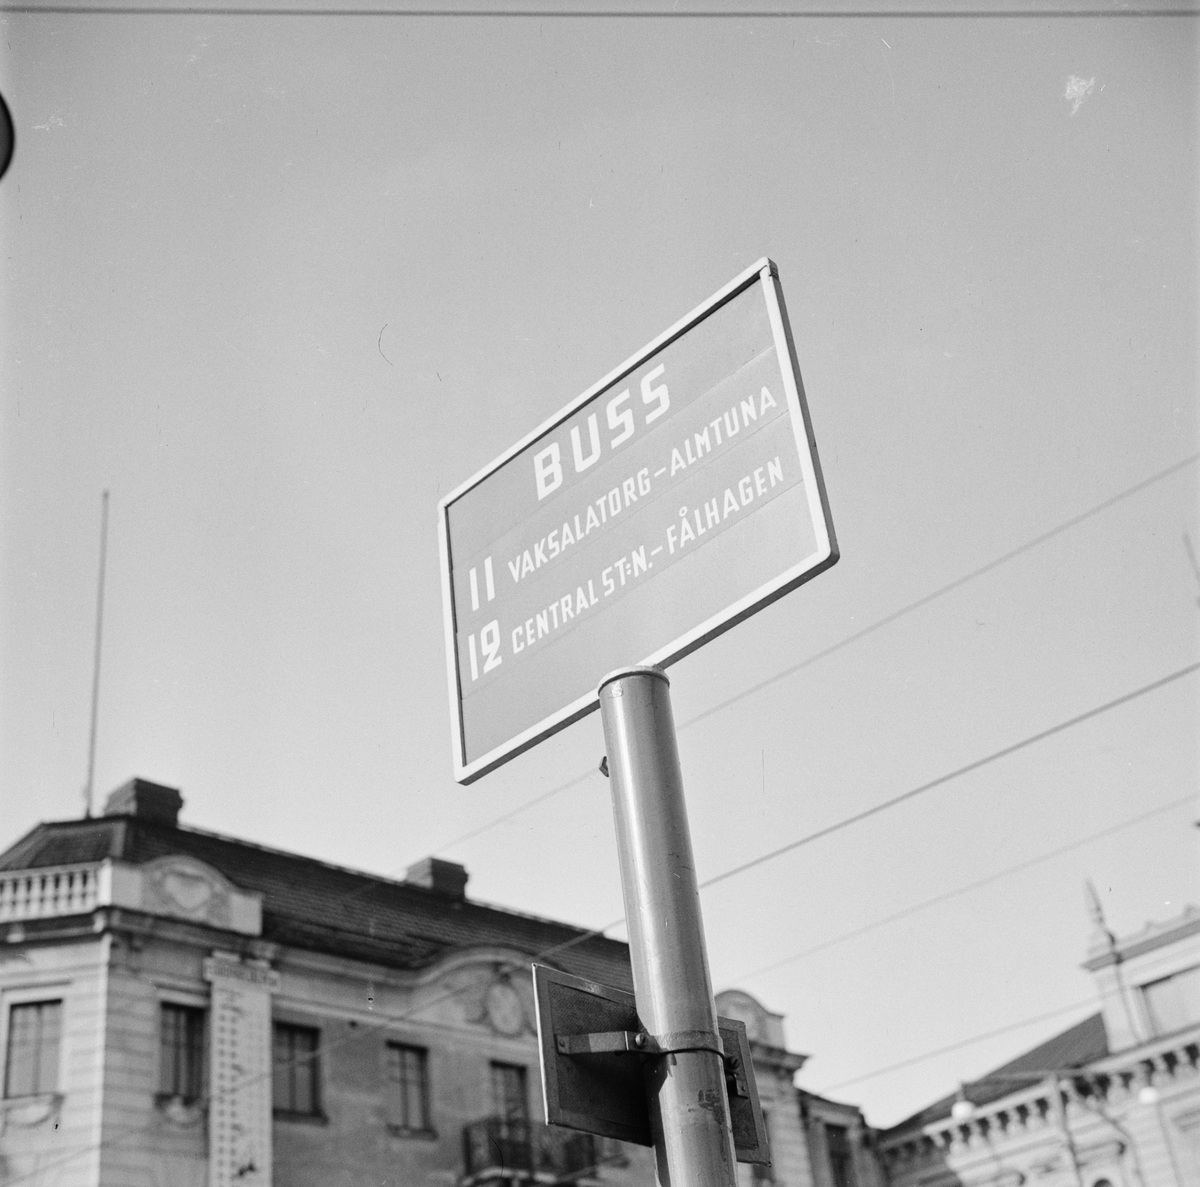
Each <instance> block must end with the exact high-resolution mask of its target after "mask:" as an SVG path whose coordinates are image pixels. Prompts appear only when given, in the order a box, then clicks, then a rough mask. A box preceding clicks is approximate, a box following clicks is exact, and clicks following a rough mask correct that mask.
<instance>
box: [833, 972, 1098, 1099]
mask: <svg viewBox="0 0 1200 1187" xmlns="http://www.w3.org/2000/svg"><path fill="white" fill-rule="evenodd" d="M1099 1004H1100V1000H1099V998H1097V997H1096V996H1095V995H1094V994H1093V995H1092V996H1090V997H1085V998H1081V999H1080V1000H1079V1001H1077V1002H1070V1003H1069V1004H1068V1005H1065V1006H1058V1007H1056V1008H1055V1009H1053V1010H1047V1011H1046V1013H1044V1014H1034V1015H1033V1016H1032V1017H1029V1018H1022V1019H1021V1020H1020V1021H1018V1022H1009V1023H1007V1024H1006V1025H1004V1026H998V1027H996V1029H995V1030H985V1031H983V1032H982V1033H981V1034H976V1035H971V1036H970V1037H968V1038H965V1039H958V1040H957V1041H955V1042H953V1043H947V1044H946V1046H944V1047H937V1048H935V1049H934V1050H932V1051H923V1052H922V1053H921V1054H920V1055H913V1056H911V1057H910V1058H908V1059H901V1060H900V1061H899V1062H897V1063H889V1064H888V1065H887V1067H880V1068H876V1069H875V1070H874V1071H873V1072H864V1073H863V1074H862V1075H861V1076H852V1077H851V1078H850V1079H849V1080H839V1081H838V1082H837V1083H836V1084H827V1085H825V1087H823V1088H819V1089H814V1091H815V1092H816V1093H817V1095H818V1096H824V1095H825V1093H827V1092H838V1091H840V1090H841V1089H843V1088H849V1087H850V1086H851V1085H853V1084H861V1083H862V1082H863V1081H864V1080H873V1079H875V1078H876V1077H877V1076H884V1075H887V1074H888V1073H889V1072H898V1071H901V1070H902V1069H904V1068H906V1067H913V1066H914V1065H916V1064H918V1063H924V1062H925V1061H926V1060H929V1059H936V1058H937V1057H938V1056H939V1055H949V1054H950V1053H951V1052H952V1051H961V1050H962V1049H963V1048H964V1047H970V1046H972V1045H974V1044H975V1043H982V1042H984V1041H985V1040H987V1039H994V1038H997V1037H998V1036H1000V1035H1004V1034H1008V1033H1009V1032H1010V1031H1014V1030H1021V1029H1022V1028H1023V1027H1026V1026H1033V1025H1034V1023H1036V1022H1046V1021H1048V1020H1049V1019H1051V1018H1058V1017H1060V1016H1061V1015H1063V1014H1069V1013H1070V1012H1071V1011H1072V1010H1082V1009H1083V1007H1084V1006H1096V1005H1099Z"/></svg>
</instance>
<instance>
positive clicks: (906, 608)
mask: <svg viewBox="0 0 1200 1187" xmlns="http://www.w3.org/2000/svg"><path fill="white" fill-rule="evenodd" d="M1198 460H1200V452H1196V453H1192V454H1189V455H1188V456H1187V457H1185V458H1182V459H1181V460H1179V461H1177V462H1174V463H1172V464H1171V465H1169V466H1167V467H1165V468H1164V469H1162V470H1159V471H1157V472H1156V473H1154V474H1151V475H1150V476H1149V477H1148V478H1143V479H1142V480H1141V481H1140V482H1136V483H1134V484H1133V485H1132V486H1127V487H1125V489H1124V490H1121V491H1118V492H1117V493H1116V494H1115V495H1111V496H1109V498H1107V499H1104V500H1103V501H1101V502H1099V503H1096V504H1095V505H1093V506H1092V507H1089V508H1087V510H1085V511H1081V512H1080V513H1079V514H1077V515H1073V516H1071V517H1070V518H1069V519H1065V520H1063V521H1062V522H1061V523H1059V524H1056V525H1055V526H1054V527H1052V528H1050V529H1048V530H1047V531H1044V532H1041V533H1039V534H1038V535H1036V536H1033V537H1031V538H1030V539H1028V540H1026V541H1025V542H1024V543H1023V544H1018V545H1017V546H1016V547H1015V548H1010V549H1009V550H1008V551H1007V552H1003V553H1001V554H1000V555H999V556H997V557H994V558H993V559H992V560H990V561H988V562H987V563H986V564H983V565H980V566H979V567H978V568H975V569H972V570H970V571H969V572H967V573H964V574H963V575H962V576H960V577H956V578H954V580H952V581H948V582H947V583H946V584H945V585H940V586H938V588H937V589H935V590H932V591H931V592H930V593H927V594H923V595H922V596H921V597H919V598H916V599H915V600H914V601H911V602H908V603H906V604H905V605H903V606H901V607H900V608H899V609H898V610H893V611H892V612H891V613H890V614H886V615H884V616H883V617H882V618H879V619H876V620H875V621H874V622H872V623H870V624H868V625H867V626H865V627H862V628H861V629H859V630H857V631H855V632H853V634H850V635H846V636H845V637H843V638H841V639H839V640H838V641H837V642H836V643H832V644H830V645H829V646H828V647H824V648H822V649H821V650H820V651H817V652H814V653H813V654H812V655H810V656H808V657H806V658H805V659H802V660H800V661H799V662H798V663H795V664H792V665H790V666H789V667H787V668H784V669H783V670H782V671H780V672H777V673H776V674H775V675H773V676H770V677H768V678H767V679H765V680H761V681H759V683H757V684H755V685H753V686H752V687H751V688H747V689H745V690H743V691H742V692H739V693H737V694H736V695H734V696H732V697H728V698H726V699H725V700H723V701H720V702H719V703H718V704H716V705H712V706H710V707H709V708H707V709H704V710H702V711H701V712H699V713H697V714H696V715H695V716H693V717H689V718H688V719H687V720H686V721H683V722H681V723H680V724H679V725H678V726H677V727H676V728H677V729H678V730H680V731H682V730H685V729H689V728H690V727H691V726H693V725H697V724H698V723H699V722H701V721H704V720H706V719H707V718H709V717H711V716H713V714H715V713H717V712H719V711H720V710H722V709H728V708H729V707H730V706H731V705H734V704H736V703H737V702H738V701H741V700H744V699H745V698H746V697H749V696H753V695H754V694H755V693H758V692H762V691H763V690H764V689H767V688H770V687H771V686H772V685H774V684H778V683H779V682H780V681H781V680H785V679H787V677H789V676H793V675H795V674H796V673H797V672H800V671H802V670H803V669H804V668H807V667H809V666H811V665H812V664H815V663H817V662H818V661H820V660H823V659H828V658H829V656H831V655H834V654H835V653H836V652H838V651H841V650H842V649H843V648H844V647H849V646H850V644H852V643H857V642H858V641H859V640H860V639H865V638H866V637H867V636H868V635H873V634H874V633H875V632H876V631H879V630H882V629H883V628H884V627H885V626H890V625H891V624H892V623H894V622H897V621H898V620H900V619H901V618H904V617H905V616H907V615H909V614H912V613H914V612H915V611H917V610H919V609H921V608H922V607H924V606H928V605H929V604H930V603H931V602H935V601H937V600H938V599H939V598H942V597H945V596H946V595H947V594H949V593H953V592H954V591H955V590H957V589H961V588H962V587H963V586H964V585H967V584H969V583H970V582H972V581H975V580H977V579H978V578H980V577H982V576H984V575H985V574H987V573H990V572H992V571H993V570H995V569H998V568H1000V567H1001V566H1003V565H1006V564H1008V563H1010V562H1011V561H1014V560H1016V559H1017V557H1019V556H1023V555H1024V554H1025V553H1027V552H1030V551H1032V550H1033V549H1035V548H1037V547H1039V546H1040V545H1042V544H1045V543H1047V542H1048V541H1050V540H1053V539H1054V538H1055V537H1057V536H1061V535H1062V534H1063V533H1064V532H1067V531H1070V530H1071V529H1072V528H1074V527H1078V526H1079V525H1080V524H1081V523H1085V522H1086V521H1087V520H1089V519H1092V518H1094V517H1095V516H1097V515H1099V514H1101V513H1102V512H1104V511H1107V510H1109V509H1110V508H1111V507H1115V506H1116V505H1117V504H1119V503H1121V502H1123V501H1124V500H1126V499H1129V498H1132V497H1133V496H1134V495H1136V494H1138V493H1140V492H1141V491H1143V490H1145V489H1146V488H1147V487H1150V486H1154V485H1155V484H1157V483H1159V482H1162V481H1163V480H1164V479H1166V478H1169V477H1171V476H1172V475H1173V474H1177V473H1178V472H1179V471H1180V470H1183V469H1186V467H1188V466H1191V465H1194V464H1195V463H1196V461H1198ZM593 773H594V772H593V771H592V770H587V771H582V772H580V773H579V774H577V775H573V776H572V777H571V778H570V779H568V780H566V781H565V782H563V783H560V784H558V785H557V786H556V787H553V788H551V789H550V790H549V791H545V792H541V793H540V794H538V795H536V796H534V797H533V798H532V799H528V800H525V801H523V802H522V803H520V804H518V805H517V806H516V807H515V808H510V809H509V810H508V811H507V812H503V813H501V815H499V816H496V817H494V818H493V819H491V820H488V821H486V822H485V823H484V824H481V825H479V826H478V827H476V828H473V829H471V830H470V831H469V832H466V833H462V834H460V835H459V836H457V837H454V838H453V839H451V840H449V841H444V842H442V843H441V844H440V845H438V846H436V847H435V848H434V849H433V850H431V852H433V853H445V852H446V851H447V850H449V849H452V848H454V846H456V845H460V844H462V843H463V842H464V841H468V840H471V839H473V838H474V837H477V836H479V835H480V834H481V833H484V832H487V831H489V830H490V829H493V828H496V827H497V826H499V825H501V824H505V823H507V822H508V821H509V820H512V819H513V818H514V817H516V816H519V815H520V814H521V813H522V812H526V811H528V810H529V809H530V808H533V807H536V806H537V805H538V804H542V803H545V802H546V800H549V799H551V798H553V797H554V796H556V795H559V794H561V793H562V792H564V791H568V790H569V789H570V788H572V787H575V786H577V785H578V784H579V783H581V782H583V781H584V780H586V779H587V778H588V777H589V776H590V775H592V774H593Z"/></svg>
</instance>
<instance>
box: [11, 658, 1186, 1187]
mask: <svg viewBox="0 0 1200 1187" xmlns="http://www.w3.org/2000/svg"><path fill="white" fill-rule="evenodd" d="M1198 668H1200V661H1198V662H1196V663H1192V664H1189V665H1187V666H1185V667H1183V668H1180V669H1178V670H1177V671H1175V672H1172V673H1170V674H1169V675H1167V676H1164V677H1162V678H1160V679H1158V680H1155V681H1152V682H1151V683H1149V684H1146V685H1143V686H1142V687H1140V688H1138V689H1135V690H1133V691H1132V692H1129V693H1126V694H1124V695H1122V696H1120V697H1116V698H1113V699H1112V700H1110V701H1107V702H1105V703H1104V704H1102V705H1099V706H1096V707H1095V708H1093V709H1090V710H1088V711H1086V712H1084V713H1081V714H1077V715H1075V716H1074V717H1072V718H1069V719H1067V720H1066V721H1064V722H1060V723H1059V724H1058V725H1055V726H1052V727H1050V728H1049V729H1046V730H1041V731H1039V732H1038V733H1037V734H1033V735H1030V736H1029V737H1028V738H1025V739H1022V740H1021V741H1020V742H1016V743H1013V744H1012V745H1010V746H1006V747H1004V748H1002V749H1001V750H997V751H994V752H993V753H991V754H990V755H987V756H985V757H984V758H982V759H980V760H978V761H976V762H973V763H968V764H967V765H966V766H963V767H960V768H958V769H957V770H955V771H952V772H949V773H948V774H946V775H943V776H940V777H939V778H937V779H934V780H930V781H928V782H927V783H924V784H922V785H921V786H919V787H917V788H913V789H911V790H910V791H908V792H904V793H902V794H901V795H898V796H893V797H892V798H891V799H889V800H886V801H884V802H882V803H881V804H877V805H875V806H874V807H872V808H870V809H867V810H865V811H864V812H859V813H855V814H854V815H852V816H849V817H846V818H844V819H843V820H842V821H839V822H836V823H835V824H832V825H828V826H826V827H824V828H822V829H819V830H817V831H816V832H813V833H809V834H807V835H806V836H804V837H800V838H798V839H797V840H795V841H792V842H790V843H789V844H788V845H785V846H780V847H779V848H777V849H774V850H772V851H770V852H769V853H766V854H762V855H761V856H760V857H758V858H755V859H753V860H751V861H749V862H743V863H741V864H740V865H739V866H736V867H734V868H732V869H730V870H726V871H724V872H723V873H720V874H717V875H716V876H714V877H712V878H709V879H707V880H706V881H704V882H701V883H700V886H699V888H700V889H701V890H703V889H706V888H707V887H710V886H713V885H716V884H717V883H720V882H723V881H726V880H727V879H730V878H733V877H735V876H736V875H738V874H740V873H744V872H745V871H747V870H749V869H753V868H754V867H755V866H758V865H761V864H763V863H764V862H766V861H770V860H773V859H774V858H776V857H780V856H782V855H783V854H785V853H790V852H793V851H795V850H796V849H798V848H800V847H801V846H802V845H806V844H809V843H810V842H812V841H815V840H817V839H819V838H821V837H825V836H829V835H830V834H831V833H833V832H837V831H839V830H841V829H843V828H848V827H849V826H850V825H852V824H854V823H857V822H858V821H860V820H863V819H866V818H867V817H869V816H873V815H876V814H878V813H879V812H882V811H885V810H887V809H889V808H892V807H895V806H897V805H899V804H901V803H905V802H908V801H909V800H911V799H913V798H915V797H916V796H917V795H920V794H923V793H924V792H926V791H930V790H932V789H933V788H935V787H940V786H942V785H943V784H945V783H947V782H949V781H950V780H951V779H954V778H957V777H958V776H960V775H962V774H966V773H967V772H969V771H974V770H977V769H979V768H980V767H981V766H984V765H985V764H987V763H990V762H995V761H997V760H998V759H1000V758H1003V757H1005V756H1006V755H1009V754H1012V753H1014V752H1016V751H1018V750H1021V749H1024V748H1025V747H1026V746H1029V745H1032V744H1033V743H1034V742H1036V741H1039V740H1042V739H1045V738H1048V737H1051V736H1052V735H1054V734H1057V733H1060V732H1062V731H1063V730H1065V729H1067V728H1069V727H1070V726H1072V725H1077V724H1080V723H1081V722H1084V721H1088V720H1090V719H1092V718H1094V717H1096V716H1098V715H1099V714H1101V713H1104V712H1107V711H1109V710H1111V709H1114V708H1116V707H1118V706H1120V705H1125V704H1128V703H1129V702H1131V701H1133V700H1135V699H1137V698H1138V697H1141V696H1145V695H1146V694H1147V693H1150V692H1153V691H1155V690H1156V689H1159V688H1162V687H1164V686H1165V685H1167V684H1169V683H1171V682H1173V681H1175V680H1178V679H1181V678H1182V677H1183V676H1186V675H1188V674H1189V673H1191V672H1194V671H1196V670H1197V669H1198ZM622 922H624V917H623V916H622V917H621V918H620V919H616V920H614V921H613V922H611V923H607V924H605V925H604V926H603V927H601V928H593V929H591V930H589V931H585V932H581V933H580V934H579V935H577V936H574V937H572V938H571V939H569V940H565V941H562V942H560V943H558V944H555V945H552V946H551V947H549V948H544V949H542V950H541V951H539V952H537V953H535V954H534V955H533V956H532V957H523V958H522V959H521V960H520V961H517V960H509V961H504V962H496V963H497V967H498V968H499V969H501V970H503V971H505V972H512V971H516V970H518V969H524V968H525V967H527V964H528V963H529V962H531V961H532V962H534V963H536V962H538V961H541V960H546V959H549V958H550V957H551V956H554V955H558V954H561V953H563V952H566V951H568V950H569V949H571V948H574V947H577V946H578V945H580V944H582V943H585V942H586V941H588V940H590V939H596V938H599V937H603V935H604V932H605V931H607V930H608V929H609V928H612V927H615V926H617V925H618V924H620V923H622ZM466 991H467V987H459V988H456V989H450V990H447V991H446V992H445V993H444V994H442V995H440V996H438V997H435V998H432V999H429V1000H427V1001H424V1002H419V1003H416V1004H415V1005H413V1006H411V1007H409V1008H408V1009H407V1010H404V1011H402V1012H401V1013H399V1014H392V1015H379V1016H378V1022H374V1021H373V1020H367V1021H366V1026H367V1029H365V1030H363V1031H362V1033H355V1034H353V1035H348V1036H346V1038H344V1039H342V1040H337V1041H335V1042H334V1043H332V1044H329V1043H327V1044H325V1045H324V1046H323V1047H321V1048H318V1050H316V1051H314V1052H312V1053H311V1054H305V1055H301V1056H298V1057H296V1058H295V1059H293V1060H291V1061H290V1065H297V1066H298V1065H300V1064H303V1063H305V1062H309V1061H311V1060H315V1059H319V1058H321V1055H322V1053H325V1054H328V1053H329V1052H331V1051H334V1050H337V1049H338V1048H339V1047H341V1046H344V1045H346V1044H348V1043H351V1042H354V1041H357V1040H359V1039H361V1038H364V1037H365V1036H366V1035H368V1034H371V1033H375V1032H376V1031H378V1030H381V1029H385V1028H387V1027H391V1026H395V1025H396V1024H398V1023H400V1022H404V1021H407V1020H409V1019H411V1018H412V1017H414V1016H415V1015H417V1014H419V1013H421V1012H423V1011H424V1010H428V1009H431V1008H432V1007H434V1006H436V1005H440V1004H442V1003H444V1002H446V1001H449V1000H452V999H453V998H455V997H458V996H459V995H460V994H462V993H464V992H466ZM1089 1000H1090V999H1089ZM1079 1004H1080V1003H1077V1004H1076V1005H1075V1006H1071V1007H1063V1008H1062V1009H1060V1010H1058V1011H1054V1012H1051V1013H1050V1014H1047V1015H1039V1016H1038V1017H1037V1018H1033V1019H1026V1020H1024V1021H1023V1022H1021V1023H1015V1024H1012V1025H1011V1026H1008V1027H1003V1028H1000V1029H999V1030H997V1031H993V1032H988V1034H986V1035H983V1036H975V1037H974V1038H973V1039H970V1040H963V1041H962V1042H961V1043H959V1044H952V1045H951V1046H950V1047H947V1048H944V1049H939V1051H937V1052H932V1053H927V1054H926V1055H923V1056H919V1057H914V1060H912V1061H905V1062H904V1063H902V1064H898V1065H894V1066H889V1067H888V1068H885V1069H880V1070H879V1071H877V1072H873V1073H869V1074H868V1075H866V1076H863V1077H860V1079H866V1078H869V1077H870V1076H873V1075H882V1074H883V1073H884V1072H885V1071H892V1070H896V1069H897V1068H898V1067H901V1066H906V1065H907V1063H908V1062H919V1061H920V1059H924V1058H933V1056H934V1055H936V1054H943V1053H945V1052H946V1051H950V1050H954V1049H956V1048H957V1046H963V1045H967V1044H968V1043H970V1042H974V1041H981V1040H982V1039H983V1038H988V1037H993V1036H994V1035H996V1034H1002V1033H1005V1031H1006V1030H1012V1029H1017V1028H1018V1027H1019V1026H1022V1025H1028V1024H1030V1023H1032V1022H1036V1021H1041V1020H1042V1019H1043V1018H1048V1017H1053V1016H1054V1014H1055V1013H1064V1012H1066V1010H1067V1009H1072V1008H1078V1006H1079ZM275 1071H276V1067H275V1065H272V1067H271V1069H270V1070H268V1071H264V1072H262V1073H261V1074H260V1075H258V1076H255V1077H249V1078H247V1079H246V1080H242V1081H239V1082H238V1083H237V1084H236V1085H233V1086H231V1087H229V1088H226V1089H224V1090H222V1091H221V1092H219V1093H216V1094H213V1095H211V1096H209V1097H207V1098H206V1103H211V1102H212V1101H213V1100H220V1099H224V1098H225V1097H227V1096H229V1095H232V1094H233V1093H235V1092H237V1091H240V1090H242V1089H243V1088H247V1087H250V1086H251V1085H252V1084H256V1083H260V1082H262V1081H263V1080H264V1079H266V1078H267V1077H269V1076H273V1075H274V1073H275ZM857 1082H858V1081H857V1080H852V1081H846V1082H843V1083H841V1084H837V1085H833V1086H831V1087H830V1088H829V1089H826V1090H825V1091H833V1090H834V1089H836V1088H840V1087H844V1086H846V1085H847V1084H849V1083H857ZM156 1124H157V1121H152V1122H150V1123H148V1124H147V1125H143V1126H137V1127H135V1128H133V1129H131V1130H128V1131H125V1132H124V1133H121V1134H117V1135H114V1136H113V1137H111V1138H108V1139H102V1140H101V1141H100V1142H99V1143H92V1144H90V1145H88V1146H87V1147H81V1148H80V1149H78V1150H76V1151H74V1152H72V1153H70V1154H64V1155H63V1156H62V1157H61V1158H59V1159H57V1160H53V1161H51V1162H50V1163H47V1164H43V1165H42V1166H41V1167H39V1168H37V1169H36V1170H34V1171H30V1172H28V1173H27V1174H21V1175H17V1176H16V1177H12V1178H9V1179H6V1180H4V1181H3V1184H2V1187H16V1185H17V1184H19V1183H25V1182H28V1181H30V1180H31V1179H32V1178H33V1177H35V1176H37V1175H40V1174H42V1173H44V1172H45V1171H48V1170H52V1169H56V1168H57V1167H59V1166H62V1165H65V1164H67V1163H69V1162H72V1161H74V1160H75V1159H76V1158H80V1157H83V1156H84V1155H85V1154H87V1153H90V1152H92V1151H93V1150H97V1149H110V1148H113V1147H116V1146H120V1145H123V1144H124V1143H125V1142H127V1141H132V1140H134V1139H135V1138H137V1137H139V1136H142V1135H143V1134H146V1133H148V1132H150V1131H151V1129H153V1128H154V1127H155V1125H156Z"/></svg>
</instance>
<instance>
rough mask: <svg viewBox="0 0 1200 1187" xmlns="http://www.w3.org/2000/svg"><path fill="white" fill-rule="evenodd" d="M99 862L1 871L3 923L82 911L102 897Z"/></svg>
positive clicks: (0, 919)
mask: <svg viewBox="0 0 1200 1187" xmlns="http://www.w3.org/2000/svg"><path fill="white" fill-rule="evenodd" d="M100 868H101V863H100V862H91V863H89V864H88V865H73V866H54V867H50V868H47V869H39V870H14V871H0V923H15V922H18V921H22V920H27V919H45V918H47V917H49V916H53V915H82V914H85V913H86V912H88V911H90V910H92V908H93V907H95V906H96V904H97V902H98V901H99V891H100Z"/></svg>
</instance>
